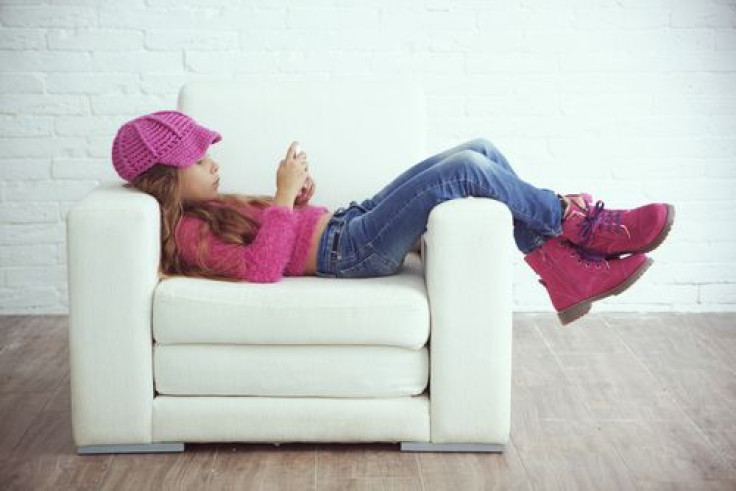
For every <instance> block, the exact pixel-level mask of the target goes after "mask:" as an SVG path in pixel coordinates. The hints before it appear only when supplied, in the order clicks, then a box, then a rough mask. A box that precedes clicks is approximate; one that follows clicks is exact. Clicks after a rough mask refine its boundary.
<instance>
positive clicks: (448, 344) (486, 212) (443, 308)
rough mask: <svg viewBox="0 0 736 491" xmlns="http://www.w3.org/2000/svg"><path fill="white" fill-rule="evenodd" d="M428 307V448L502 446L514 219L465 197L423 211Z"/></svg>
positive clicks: (507, 416)
mask: <svg viewBox="0 0 736 491" xmlns="http://www.w3.org/2000/svg"><path fill="white" fill-rule="evenodd" d="M422 247H423V249H422V262H423V264H424V268H425V269H424V271H425V280H426V284H427V292H428V296H429V303H430V316H431V334H430V370H431V376H430V393H431V396H430V405H431V406H430V410H431V414H432V425H431V441H432V442H433V443H452V442H463V443H495V444H505V443H507V442H508V439H509V435H510V427H511V407H510V406H511V342H512V307H513V304H512V280H513V265H512V256H511V252H512V251H513V250H515V248H514V242H513V217H512V215H511V212H510V211H509V209H508V208H507V207H506V205H505V204H503V203H501V202H499V201H496V200H492V199H488V198H476V197H468V198H463V199H455V200H450V201H445V202H443V203H441V204H439V205H437V206H436V207H434V208H433V209H432V211H431V212H430V215H429V218H428V222H427V231H426V232H425V234H424V243H423V244H422Z"/></svg>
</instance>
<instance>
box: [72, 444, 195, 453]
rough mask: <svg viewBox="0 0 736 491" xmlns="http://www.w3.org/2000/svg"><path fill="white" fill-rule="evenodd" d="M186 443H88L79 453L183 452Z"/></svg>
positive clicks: (78, 448)
mask: <svg viewBox="0 0 736 491" xmlns="http://www.w3.org/2000/svg"><path fill="white" fill-rule="evenodd" d="M183 451H184V443H182V442H175V443H131V444H116V445H86V446H82V447H77V454H79V455H85V454H100V453H153V452H183Z"/></svg>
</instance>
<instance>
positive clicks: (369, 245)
mask: <svg viewBox="0 0 736 491" xmlns="http://www.w3.org/2000/svg"><path fill="white" fill-rule="evenodd" d="M448 182H454V183H459V182H470V183H472V184H474V185H476V186H478V187H480V188H483V189H486V190H488V194H492V193H491V192H490V190H489V188H487V187H485V186H484V185H483V184H479V183H478V182H476V181H475V180H474V179H468V178H465V177H463V178H459V179H450V180H447V181H444V182H441V183H439V184H435V185H433V186H429V187H426V188H424V189H422V190H421V191H420V192H419V193H417V194H416V195H415V196H414V197H413V198H412V199H410V200H409V201H408V202H406V204H404V206H403V207H401V209H400V210H399V211H398V212H397V213H395V214H394V216H397V215H399V214H400V213H402V212H403V211H404V210H405V209H406V208H407V207H408V206H410V205H411V204H412V203H413V202H414V200H415V199H417V198H419V197H420V196H422V195H423V194H424V193H425V192H426V191H428V190H430V189H434V188H437V187H440V186H443V185H445V184H447V183H448ZM481 197H482V198H484V197H486V196H481ZM488 198H490V199H494V200H496V201H500V200H498V198H492V197H490V196H489V197H488ZM504 204H505V203H504ZM506 206H508V205H506ZM520 214H521V215H522V216H523V218H524V219H523V221H524V222H525V223H528V222H529V215H527V214H526V213H523V212H521V213H520ZM390 223H391V222H387V223H386V224H385V225H384V226H383V227H381V229H380V230H379V231H378V232H377V233H376V235H375V236H374V237H373V239H371V240H370V241H369V242H368V243H367V244H365V246H360V248H359V250H360V251H361V252H362V251H363V249H364V248H368V247H373V243H374V242H377V241H378V239H379V238H380V237H381V236H382V235H383V232H384V231H385V230H386V228H387V227H388V226H389V224H390ZM555 233H556V231H555V230H553V231H552V234H555ZM558 235H559V234H558ZM373 250H374V252H375V249H373Z"/></svg>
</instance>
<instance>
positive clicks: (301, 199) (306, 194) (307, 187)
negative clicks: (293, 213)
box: [294, 176, 315, 206]
mask: <svg viewBox="0 0 736 491" xmlns="http://www.w3.org/2000/svg"><path fill="white" fill-rule="evenodd" d="M314 189H315V184H314V181H313V180H312V177H311V176H307V180H306V181H305V182H304V186H303V187H302V189H301V191H300V192H299V194H298V195H297V197H296V199H295V200H294V205H299V206H302V205H306V204H307V203H308V202H309V200H310V199H312V196H314Z"/></svg>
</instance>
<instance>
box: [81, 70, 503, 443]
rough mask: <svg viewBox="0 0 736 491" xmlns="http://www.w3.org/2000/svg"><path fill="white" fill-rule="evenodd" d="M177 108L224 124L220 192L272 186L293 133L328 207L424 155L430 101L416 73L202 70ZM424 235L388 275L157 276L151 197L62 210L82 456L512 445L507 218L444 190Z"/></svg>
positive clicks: (115, 189)
mask: <svg viewBox="0 0 736 491" xmlns="http://www.w3.org/2000/svg"><path fill="white" fill-rule="evenodd" d="M177 109H178V110H180V111H183V112H185V113H187V114H189V115H190V116H192V117H193V118H194V119H196V120H197V121H198V122H200V123H201V124H204V125H205V126H208V127H210V128H213V129H216V130H217V131H219V132H220V133H221V134H222V136H223V140H222V141H221V142H219V143H217V144H215V145H213V146H212V147H210V155H211V156H212V157H213V158H214V159H215V160H216V161H217V162H218V163H219V164H220V175H221V188H220V190H221V192H238V193H243V194H273V192H275V187H276V186H275V185H276V181H275V174H276V167H277V165H278V161H279V160H280V159H281V158H283V155H284V154H285V152H286V148H287V147H288V145H289V143H290V142H291V141H292V140H298V141H299V142H300V143H301V145H302V148H303V150H304V151H305V152H306V153H307V155H308V160H309V163H310V166H309V167H310V174H311V175H312V176H313V178H314V180H315V182H316V183H317V191H316V194H315V196H314V198H313V199H312V203H313V204H324V205H326V206H328V207H329V208H330V209H331V210H334V209H335V208H337V207H338V206H345V205H347V203H348V202H349V201H351V200H358V201H359V200H360V199H363V198H368V197H372V196H373V194H375V193H377V192H378V191H379V190H380V189H381V188H382V187H383V186H384V185H386V184H388V183H389V182H390V181H391V180H392V179H393V178H394V177H395V176H398V174H399V173H401V172H402V171H403V170H404V169H406V168H407V167H409V166H411V165H413V164H414V163H417V162H419V161H420V160H422V159H423V158H426V157H428V156H429V154H428V153H426V150H425V134H426V125H425V101H424V95H423V92H422V90H421V89H419V88H418V87H416V86H414V85H412V84H411V83H409V82H406V81H396V80H391V81H387V82H371V81H342V82H337V81H319V82H314V81H312V82H292V81H288V82H284V81H281V82H259V83H253V82H229V81H228V82H196V83H189V84H187V85H185V86H184V87H182V90H181V91H180V93H179V100H178V108H177ZM421 244H422V256H421V257H420V256H419V255H418V254H416V253H414V252H410V253H409V254H408V255H407V257H406V260H405V262H404V264H403V266H402V269H401V271H400V272H399V274H396V275H393V276H387V277H378V278H362V279H352V278H351V279H345V278H335V279H331V278H320V277H316V276H305V277H284V279H282V280H281V281H279V282H277V283H270V284H257V283H248V282H242V283H229V282H223V281H214V280H207V279H201V278H185V277H171V278H166V279H163V280H162V279H161V278H160V276H159V259H160V214H159V207H158V203H157V201H156V200H155V199H154V198H153V197H151V196H149V195H147V194H144V193H141V192H139V191H137V190H135V189H128V188H124V187H123V186H122V182H121V183H110V184H103V185H102V186H100V187H98V188H97V189H95V190H94V191H92V192H91V193H90V194H89V195H88V196H87V197H85V198H84V199H83V200H81V201H80V202H79V203H77V204H76V205H75V206H74V207H73V209H72V210H71V211H70V212H69V215H68V217H67V259H68V272H69V273H68V274H69V277H68V280H69V295H70V316H69V320H70V334H69V343H70V350H69V353H70V358H71V360H70V364H71V405H72V429H73V437H74V441H75V444H76V446H77V449H78V450H77V451H78V453H79V454H88V453H122V452H161V451H182V450H184V444H185V443H186V442H221V441H233V442H235V441H237V442H271V443H280V442H296V441H300V442H401V450H412V451H494V452H500V451H503V450H504V446H505V444H506V443H507V442H508V439H509V432H510V401H511V399H510V396H511V393H510V392H511V340H512V331H511V326H512V298H511V297H512V296H511V291H512V290H511V289H512V257H511V254H512V251H513V250H514V245H513V229H512V217H511V214H510V212H509V210H508V208H506V207H505V206H504V205H503V204H502V203H500V202H497V201H494V200H491V199H485V198H474V197H468V198H464V199H459V200H452V201H447V202H444V203H442V204H440V205H438V206H436V207H435V208H434V209H433V210H432V212H431V214H430V216H429V221H428V224H427V231H426V232H425V234H424V236H423V238H422V243H421ZM430 335H431V339H430ZM430 341H431V343H430Z"/></svg>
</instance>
